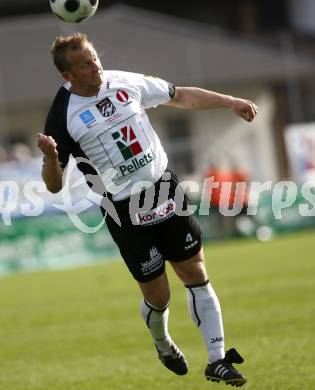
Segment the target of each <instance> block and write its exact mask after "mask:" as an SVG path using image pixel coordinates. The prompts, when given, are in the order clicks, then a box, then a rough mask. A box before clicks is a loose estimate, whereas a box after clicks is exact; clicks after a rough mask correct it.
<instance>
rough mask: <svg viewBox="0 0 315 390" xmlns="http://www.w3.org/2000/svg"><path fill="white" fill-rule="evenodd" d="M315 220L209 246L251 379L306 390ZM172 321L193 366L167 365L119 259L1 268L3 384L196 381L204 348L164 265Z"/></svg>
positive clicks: (260, 385) (254, 387) (61, 386)
mask: <svg viewBox="0 0 315 390" xmlns="http://www.w3.org/2000/svg"><path fill="white" fill-rule="evenodd" d="M314 233H315V232H314V231H308V232H302V233H298V234H291V235H287V236H281V237H278V238H276V239H274V240H272V241H269V242H267V243H260V242H257V241H254V240H253V241H247V240H244V241H243V240H242V241H229V242H221V243H217V244H211V245H208V246H206V257H207V267H208V271H209V276H210V279H211V281H212V284H213V285H214V287H215V289H216V291H217V294H218V296H219V298H220V301H221V306H222V310H223V318H224V324H225V333H226V347H227V348H229V347H232V346H236V347H237V348H238V349H239V351H240V352H241V354H242V355H243V356H244V357H245V364H243V365H242V366H241V367H242V372H244V373H245V375H246V376H247V377H248V379H249V382H248V384H247V385H246V388H247V389H248V390H250V389H251V390H295V389H296V390H312V389H314V383H315V370H314V356H315V343H314V341H313V336H314V329H315V310H314V309H315V303H314V292H315V281H314V279H315V277H314V275H315V262H314V257H315V256H314V254H313V242H314ZM169 275H170V282H171V285H172V301H171V314H170V331H171V334H172V336H173V338H174V340H175V341H176V342H177V343H178V345H179V346H180V347H181V348H182V350H183V351H184V352H185V354H186V357H187V359H188V361H189V364H190V372H189V374H188V375H186V376H184V377H177V376H175V375H174V374H172V373H170V372H169V371H168V370H167V369H165V368H164V367H163V366H162V365H161V364H160V362H159V361H158V359H157V358H156V353H155V351H154V348H153V346H152V342H151V339H150V337H149V333H148V330H147V329H146V327H145V325H144V323H143V321H142V319H141V318H140V315H139V302H140V293H139V291H138V288H137V285H136V283H134V281H133V280H132V279H131V277H130V276H129V274H128V271H127V269H126V268H125V266H124V265H123V263H122V262H113V263H104V264H101V265H97V266H93V267H89V268H81V269H75V270H70V271H62V272H51V273H49V272H45V273H33V274H24V275H15V276H12V277H8V278H3V279H1V280H0V307H1V311H0V329H1V348H0V359H1V368H0V372H1V375H0V389H1V390H101V389H102V390H104V389H110V390H127V389H135V390H155V389H156V390H157V389H159V390H160V389H167V390H173V389H174V390H175V389H181V390H188V389H189V390H197V389H198V390H202V389H214V390H216V389H218V390H219V389H220V388H222V389H224V388H225V385H223V384H214V383H211V382H207V381H206V380H205V378H204V376H203V375H204V374H203V372H204V368H205V365H206V360H207V354H206V350H205V347H204V346H203V343H202V341H201V337H200V336H199V332H198V330H197V328H196V327H195V326H194V324H193V323H192V322H191V320H190V318H189V316H188V314H187V307H186V298H185V289H184V288H183V287H182V285H181V284H180V282H179V281H178V280H177V279H176V278H175V276H174V274H173V272H172V271H171V270H169Z"/></svg>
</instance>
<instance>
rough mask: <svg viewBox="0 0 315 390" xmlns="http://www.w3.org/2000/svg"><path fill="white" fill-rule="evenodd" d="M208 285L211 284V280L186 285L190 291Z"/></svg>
mask: <svg viewBox="0 0 315 390" xmlns="http://www.w3.org/2000/svg"><path fill="white" fill-rule="evenodd" d="M208 283H209V280H208V279H207V280H206V281H205V282H201V283H195V284H185V287H186V288H189V289H191V288H197V287H203V286H206V285H207V284H208Z"/></svg>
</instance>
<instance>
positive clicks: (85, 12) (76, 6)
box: [49, 0, 98, 23]
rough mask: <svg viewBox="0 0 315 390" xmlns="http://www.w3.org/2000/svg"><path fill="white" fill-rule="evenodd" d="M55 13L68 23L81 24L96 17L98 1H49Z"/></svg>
mask: <svg viewBox="0 0 315 390" xmlns="http://www.w3.org/2000/svg"><path fill="white" fill-rule="evenodd" d="M49 1H50V7H51V9H52V11H53V13H54V14H55V15H56V16H58V18H60V19H62V20H63V21H64V22H68V23H79V22H82V20H85V19H87V18H89V17H90V16H92V15H94V13H95V11H96V10H97V7H98V0H49Z"/></svg>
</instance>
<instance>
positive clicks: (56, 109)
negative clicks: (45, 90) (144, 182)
mask: <svg viewBox="0 0 315 390" xmlns="http://www.w3.org/2000/svg"><path fill="white" fill-rule="evenodd" d="M70 96H71V92H69V91H68V90H67V89H66V88H64V87H61V88H60V89H59V91H58V93H57V95H56V96H55V99H54V101H53V103H52V106H51V108H50V110H49V113H48V116H47V119H46V124H45V131H44V134H45V135H50V136H51V137H53V138H54V140H55V141H56V143H57V151H58V159H59V162H60V166H61V167H62V168H65V167H66V165H67V164H68V161H69V156H70V154H72V156H73V157H74V158H79V157H80V158H82V159H86V160H88V161H89V159H88V157H87V156H86V154H85V153H84V152H83V150H82V149H81V147H80V144H79V143H78V142H75V141H74V139H73V138H72V137H71V135H70V134H69V132H68V129H67V113H68V106H69V100H70ZM77 166H78V169H79V170H80V171H81V172H82V173H83V174H84V176H85V178H86V181H87V184H88V186H89V187H93V185H94V190H95V189H98V191H96V192H98V193H99V194H100V195H103V194H104V193H105V192H106V191H105V187H104V184H102V181H101V180H100V178H99V176H98V172H97V170H96V169H95V168H94V167H93V164H92V163H91V162H90V163H85V162H82V161H81V162H79V163H77ZM91 175H93V178H92V177H91ZM89 179H90V180H89Z"/></svg>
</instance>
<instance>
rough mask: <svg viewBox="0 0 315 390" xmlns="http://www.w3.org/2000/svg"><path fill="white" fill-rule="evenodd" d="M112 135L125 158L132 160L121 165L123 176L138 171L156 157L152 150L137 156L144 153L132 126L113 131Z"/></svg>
mask: <svg viewBox="0 0 315 390" xmlns="http://www.w3.org/2000/svg"><path fill="white" fill-rule="evenodd" d="M112 137H113V138H114V140H115V141H116V145H117V146H118V149H119V150H120V153H121V155H122V156H123V158H124V160H125V161H128V160H131V161H128V163H126V164H121V165H120V166H119V170H120V173H121V175H122V176H126V175H129V174H130V173H134V172H136V171H138V170H139V169H141V168H143V167H144V166H146V165H147V164H149V163H150V162H151V161H152V160H153V159H154V157H153V156H152V154H151V153H150V152H149V153H144V154H143V155H142V156H141V158H140V157H136V156H138V154H140V153H143V150H142V146H141V145H140V143H139V141H138V139H137V137H136V135H135V132H134V130H133V128H132V127H131V126H129V125H128V126H125V127H123V128H122V129H120V130H119V131H115V132H114V133H112Z"/></svg>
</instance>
